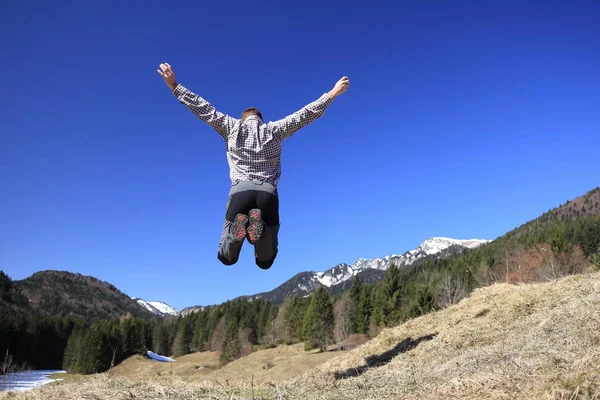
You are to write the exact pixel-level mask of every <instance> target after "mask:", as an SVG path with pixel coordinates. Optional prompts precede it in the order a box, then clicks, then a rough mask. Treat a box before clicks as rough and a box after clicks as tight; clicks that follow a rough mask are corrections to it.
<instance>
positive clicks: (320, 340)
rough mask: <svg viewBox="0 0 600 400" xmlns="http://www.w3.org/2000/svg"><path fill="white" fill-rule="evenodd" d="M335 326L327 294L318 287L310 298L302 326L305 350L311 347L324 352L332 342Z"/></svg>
mask: <svg viewBox="0 0 600 400" xmlns="http://www.w3.org/2000/svg"><path fill="white" fill-rule="evenodd" d="M334 324H335V319H334V314H333V306H332V305H331V300H330V298H329V292H327V291H326V290H325V289H324V288H323V287H322V286H320V287H319V288H318V289H317V290H316V291H315V292H314V293H313V295H312V296H311V301H310V305H309V306H308V310H307V312H306V316H305V318H304V324H303V330H302V331H303V338H304V340H305V348H311V347H312V346H316V347H318V348H319V349H320V350H321V351H325V350H326V349H327V346H329V345H330V344H332V343H333V342H334V340H333V328H334Z"/></svg>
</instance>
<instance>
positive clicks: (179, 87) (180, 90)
mask: <svg viewBox="0 0 600 400" xmlns="http://www.w3.org/2000/svg"><path fill="white" fill-rule="evenodd" d="M187 92H188V90H187V89H186V88H185V86H183V85H182V84H181V83H178V84H177V87H175V90H173V96H175V97H177V98H180V97H181V96H183V95H184V94H186V93H187Z"/></svg>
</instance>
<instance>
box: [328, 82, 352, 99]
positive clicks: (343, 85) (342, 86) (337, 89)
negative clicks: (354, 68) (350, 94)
mask: <svg viewBox="0 0 600 400" xmlns="http://www.w3.org/2000/svg"><path fill="white" fill-rule="evenodd" d="M348 86H350V80H349V79H348V77H347V76H344V77H343V78H342V79H340V80H339V81H337V83H336V84H335V86H334V87H333V89H331V90H330V91H329V93H328V94H329V97H331V98H332V99H335V98H336V97H338V96H339V95H340V94H342V93H344V92H345V91H346V90H348Z"/></svg>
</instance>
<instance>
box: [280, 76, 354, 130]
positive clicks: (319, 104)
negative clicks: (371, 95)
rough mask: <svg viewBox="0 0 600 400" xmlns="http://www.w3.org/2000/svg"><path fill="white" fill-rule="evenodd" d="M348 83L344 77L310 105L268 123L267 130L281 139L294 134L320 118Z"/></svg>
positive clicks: (346, 87) (345, 88)
mask: <svg viewBox="0 0 600 400" xmlns="http://www.w3.org/2000/svg"><path fill="white" fill-rule="evenodd" d="M349 85H350V81H349V80H348V77H346V76H344V77H343V78H342V79H340V80H339V81H337V83H336V84H335V86H334V87H333V89H331V90H330V91H329V92H327V93H323V95H322V96H321V97H319V98H318V99H317V100H315V101H313V102H312V103H310V104H308V105H306V106H304V107H302V108H301V109H300V110H298V111H296V112H295V113H293V114H291V115H288V116H287V117H285V118H283V119H280V120H279V121H275V122H270V123H269V128H270V129H272V130H273V132H275V134H277V135H279V136H280V137H281V138H282V139H285V138H287V137H290V136H292V135H293V134H294V133H295V132H297V131H298V130H300V129H301V128H303V127H305V126H306V125H308V124H310V123H311V122H313V121H315V120H316V119H318V118H320V117H322V116H323V115H324V114H325V110H327V107H329V105H330V104H331V102H332V101H333V100H335V98H336V97H338V96H339V95H341V94H342V93H344V92H345V91H346V90H347V89H348V86H349Z"/></svg>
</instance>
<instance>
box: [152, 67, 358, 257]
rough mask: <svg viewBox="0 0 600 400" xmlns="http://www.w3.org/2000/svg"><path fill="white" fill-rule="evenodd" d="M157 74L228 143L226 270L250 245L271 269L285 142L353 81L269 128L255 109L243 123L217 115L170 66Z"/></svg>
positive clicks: (221, 248) (224, 233) (223, 252)
mask: <svg viewBox="0 0 600 400" xmlns="http://www.w3.org/2000/svg"><path fill="white" fill-rule="evenodd" d="M157 71H158V73H159V74H160V76H162V78H163V79H164V81H165V83H166V84H167V86H168V87H169V89H171V91H172V92H173V95H174V96H175V97H176V98H177V99H178V100H179V101H180V102H181V103H182V104H183V105H185V106H186V107H187V108H189V109H190V110H191V111H192V113H194V115H196V117H198V118H199V119H201V120H202V121H204V122H206V123H207V124H208V125H209V126H211V127H212V128H213V129H214V130H215V131H217V133H218V134H219V135H221V137H223V139H224V141H225V145H226V148H227V161H228V163H229V171H230V172H229V175H230V179H231V183H232V186H231V189H230V190H229V199H228V201H227V206H226V212H225V223H224V225H223V231H222V233H221V241H220V243H219V251H218V253H217V257H218V259H219V260H220V261H221V262H222V263H223V264H225V265H233V264H235V263H236V262H237V261H238V258H239V255H240V251H241V249H242V244H243V243H244V240H245V239H247V240H248V242H250V243H251V244H253V245H254V258H255V261H256V265H258V266H259V267H260V268H262V269H269V268H270V267H271V266H272V265H273V262H274V261H275V258H276V257H277V251H278V249H277V246H278V239H277V238H278V233H279V197H278V193H277V184H278V182H279V177H280V175H281V158H280V156H281V145H282V142H283V140H284V139H286V138H288V137H290V136H292V135H293V134H294V133H295V132H296V131H298V130H299V129H301V128H303V127H305V126H306V125H308V124H310V123H311V122H313V121H315V120H316V119H318V118H320V117H322V116H323V115H324V114H325V110H326V109H327V107H329V105H330V104H331V102H332V101H333V100H334V99H335V98H336V97H338V96H339V95H340V94H342V93H344V92H345V91H346V90H347V89H348V86H349V84H350V81H349V80H348V78H347V77H343V78H342V79H340V80H339V81H338V82H337V83H336V84H335V86H334V87H333V89H331V90H330V91H329V92H327V93H323V95H321V97H319V98H318V99H317V100H315V101H313V102H312V103H310V104H308V105H306V106H305V107H303V108H301V109H300V110H298V111H296V112H295V113H293V114H291V115H289V116H287V117H285V118H283V119H280V120H278V121H274V122H268V123H265V122H264V120H263V117H262V115H261V113H260V111H258V110H257V109H256V108H253V107H252V108H247V109H246V110H244V112H242V115H241V119H237V118H233V117H230V116H229V115H226V114H223V113H221V112H219V111H217V110H216V109H215V107H213V105H212V104H210V103H209V102H208V101H206V100H205V99H203V98H202V97H200V96H198V95H197V94H194V93H192V92H191V91H190V90H188V89H187V88H186V87H184V86H183V85H181V84H180V83H178V82H177V80H176V79H175V74H174V72H173V69H172V68H171V66H170V65H169V64H168V63H164V64H160V69H159V70H157Z"/></svg>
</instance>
